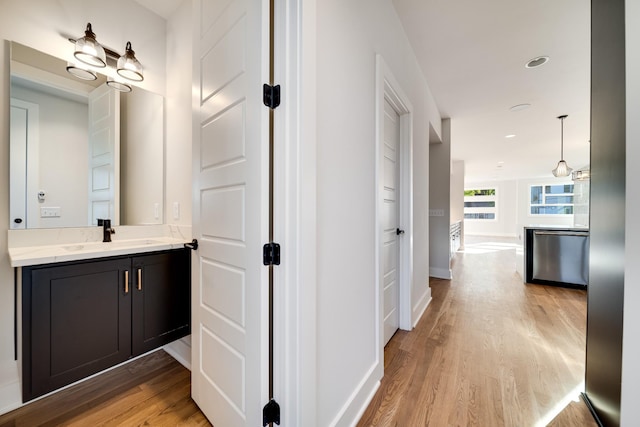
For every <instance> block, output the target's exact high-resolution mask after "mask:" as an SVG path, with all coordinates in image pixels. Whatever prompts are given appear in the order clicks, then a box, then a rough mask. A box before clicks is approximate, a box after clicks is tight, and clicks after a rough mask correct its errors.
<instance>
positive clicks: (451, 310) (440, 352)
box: [358, 242, 595, 427]
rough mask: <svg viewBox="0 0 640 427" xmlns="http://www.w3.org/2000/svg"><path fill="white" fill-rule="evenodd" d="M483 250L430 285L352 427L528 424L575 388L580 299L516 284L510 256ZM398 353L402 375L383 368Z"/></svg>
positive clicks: (462, 256) (461, 256)
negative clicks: (424, 303)
mask: <svg viewBox="0 0 640 427" xmlns="http://www.w3.org/2000/svg"><path fill="white" fill-rule="evenodd" d="M481 243H482V242H479V244H478V246H476V247H474V249H475V250H474V251H469V252H467V253H458V254H456V257H455V261H454V263H453V275H454V279H453V280H451V281H447V280H442V279H431V280H430V286H431V290H432V298H433V300H432V303H431V304H430V306H429V307H428V309H427V311H426V312H425V314H424V315H423V318H422V319H421V320H420V322H419V323H418V325H417V326H416V328H415V329H414V330H413V331H411V332H403V333H402V334H396V336H394V337H393V338H392V340H391V341H390V343H389V346H388V347H387V349H385V363H386V364H387V365H386V366H387V367H389V368H388V369H386V370H385V376H384V378H383V379H382V381H381V386H380V388H379V389H378V392H377V394H376V395H375V396H374V398H373V400H372V402H371V404H370V405H369V407H368V408H367V410H366V411H365V413H364V414H363V417H362V419H361V420H360V422H359V424H358V426H361V427H366V426H412V427H413V426H434V427H440V426H535V425H536V423H540V422H544V420H545V417H547V416H549V414H551V413H552V412H553V411H554V410H555V409H556V407H557V405H558V403H559V402H562V401H563V400H564V399H565V398H566V396H567V394H568V393H571V392H575V390H576V388H577V387H578V388H579V385H580V384H581V382H582V380H583V379H584V352H585V334H586V292H585V291H584V290H578V289H566V288H558V287H553V286H541V285H532V284H524V283H522V280H521V279H520V277H519V276H518V275H517V274H516V273H515V249H509V248H508V246H505V245H485V246H482V244H481ZM471 244H472V245H473V242H471ZM500 246H502V248H505V247H506V248H507V249H506V250H497V248H499V247H500ZM398 348H400V349H401V350H402V351H403V352H405V353H406V354H405V355H403V358H405V359H406V360H413V361H414V362H413V363H405V364H404V365H403V366H402V369H396V368H395V365H394V363H396V362H394V361H391V360H387V359H388V358H395V357H396V355H397V351H398ZM394 401H396V402H398V403H394ZM576 405H580V403H577V404H576ZM582 405H583V406H584V404H583V403H582ZM580 409H582V410H584V409H586V406H585V407H584V408H580ZM567 411H572V412H571V413H570V414H568V415H567V417H568V419H569V420H570V421H568V422H569V423H571V422H574V419H575V420H578V419H579V420H580V422H586V421H584V419H583V418H580V416H582V415H584V414H582V413H579V414H581V415H575V414H573V412H576V410H575V408H574V407H571V408H570V409H567ZM587 415H589V414H588V410H587ZM589 417H590V415H589ZM589 417H586V420H587V421H589ZM558 422H560V423H562V422H564V421H562V420H560V421H558ZM555 425H562V424H555ZM566 425H567V426H571V425H579V424H566ZM583 425H587V426H588V425H590V424H583ZM594 425H595V424H594Z"/></svg>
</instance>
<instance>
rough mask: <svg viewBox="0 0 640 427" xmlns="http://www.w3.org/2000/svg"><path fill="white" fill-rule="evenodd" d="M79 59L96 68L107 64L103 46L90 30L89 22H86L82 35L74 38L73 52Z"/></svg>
mask: <svg viewBox="0 0 640 427" xmlns="http://www.w3.org/2000/svg"><path fill="white" fill-rule="evenodd" d="M73 56H75V57H76V58H77V59H78V60H79V61H82V62H84V63H85V64H88V65H92V66H94V67H98V68H104V67H106V66H107V55H106V53H105V51H104V48H103V47H102V46H101V45H100V43H98V42H97V41H96V35H95V34H94V33H93V31H91V24H90V23H89V24H87V29H86V30H85V32H84V37H81V38H79V39H78V40H76V48H75V51H74V52H73Z"/></svg>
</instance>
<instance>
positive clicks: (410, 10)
mask: <svg viewBox="0 0 640 427" xmlns="http://www.w3.org/2000/svg"><path fill="white" fill-rule="evenodd" d="M136 1H137V2H138V3H140V4H141V5H143V6H145V7H147V8H148V9H150V10H153V11H154V12H155V13H157V14H158V15H160V16H162V17H164V18H165V19H166V18H168V17H169V16H171V14H172V13H173V12H174V11H175V9H176V8H177V7H178V6H179V4H180V3H181V1H180V0H136ZM393 4H394V5H395V8H396V10H397V11H398V15H399V16H400V20H401V21H402V24H403V26H404V28H405V31H406V33H407V35H408V38H409V41H410V43H411V45H412V46H413V49H414V51H415V53H416V56H417V59H418V63H419V64H420V66H421V68H422V70H423V72H424V74H425V76H426V79H427V82H428V84H429V87H430V88H431V92H432V93H433V96H434V98H435V100H436V103H437V104H438V107H439V109H440V112H441V114H442V117H443V118H446V117H448V118H451V126H452V129H451V135H452V147H451V154H452V158H453V159H454V160H464V162H465V181H466V182H468V183H470V182H479V181H485V180H507V179H525V178H539V177H548V178H553V175H552V174H551V170H552V169H553V168H554V167H555V166H556V164H557V162H558V160H560V120H558V119H557V118H556V117H557V116H559V115H562V114H567V115H568V117H567V119H566V120H565V122H564V158H565V160H566V161H567V163H568V164H569V166H571V167H573V168H574V169H578V168H582V167H585V166H588V164H589V116H590V108H589V98H590V3H589V2H587V1H584V0H562V1H558V0H534V1H531V0H487V1H478V0H393ZM539 56H548V57H549V58H550V59H549V61H548V62H547V63H546V64H544V65H542V66H540V67H538V68H531V69H528V68H525V64H526V63H527V62H528V61H529V60H530V59H532V58H535V57H539ZM518 104H531V107H529V108H527V109H524V110H521V111H517V112H512V111H510V110H509V108H510V107H512V106H514V105H518ZM506 135H516V136H515V137H512V138H505V136H506Z"/></svg>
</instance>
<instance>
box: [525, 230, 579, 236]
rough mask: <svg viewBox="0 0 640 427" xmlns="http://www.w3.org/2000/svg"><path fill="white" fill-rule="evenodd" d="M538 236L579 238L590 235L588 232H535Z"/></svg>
mask: <svg viewBox="0 0 640 427" xmlns="http://www.w3.org/2000/svg"><path fill="white" fill-rule="evenodd" d="M533 234H535V235H536V236H578V237H586V236H588V235H589V232H588V231H534V232H533Z"/></svg>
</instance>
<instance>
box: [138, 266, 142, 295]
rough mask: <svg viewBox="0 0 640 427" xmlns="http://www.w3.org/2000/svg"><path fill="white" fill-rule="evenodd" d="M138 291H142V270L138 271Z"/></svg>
mask: <svg viewBox="0 0 640 427" xmlns="http://www.w3.org/2000/svg"><path fill="white" fill-rule="evenodd" d="M138 290H139V291H141V290H142V269H141V268H139V269H138Z"/></svg>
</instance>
